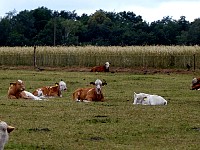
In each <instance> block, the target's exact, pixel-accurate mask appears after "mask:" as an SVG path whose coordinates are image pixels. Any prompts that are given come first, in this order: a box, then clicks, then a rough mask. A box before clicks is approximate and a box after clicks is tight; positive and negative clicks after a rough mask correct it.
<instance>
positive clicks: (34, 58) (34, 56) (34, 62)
mask: <svg viewBox="0 0 200 150" xmlns="http://www.w3.org/2000/svg"><path fill="white" fill-rule="evenodd" d="M33 53H34V54H33V65H34V68H35V67H37V65H36V46H34V52H33Z"/></svg>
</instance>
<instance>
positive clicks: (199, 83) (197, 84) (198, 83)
mask: <svg viewBox="0 0 200 150" xmlns="http://www.w3.org/2000/svg"><path fill="white" fill-rule="evenodd" d="M199 89H200V80H199V78H193V79H192V89H191V90H199Z"/></svg>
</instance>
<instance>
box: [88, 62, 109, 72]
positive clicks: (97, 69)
mask: <svg viewBox="0 0 200 150" xmlns="http://www.w3.org/2000/svg"><path fill="white" fill-rule="evenodd" d="M109 67H110V63H109V62H106V63H105V64H104V65H103V66H95V67H93V68H92V69H91V70H90V72H109Z"/></svg>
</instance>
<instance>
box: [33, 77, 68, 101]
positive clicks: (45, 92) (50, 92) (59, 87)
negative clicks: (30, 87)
mask: <svg viewBox="0 0 200 150" xmlns="http://www.w3.org/2000/svg"><path fill="white" fill-rule="evenodd" d="M66 90H67V86H66V83H65V82H64V81H62V80H61V81H60V82H59V83H55V86H44V87H41V88H38V89H36V90H35V91H34V92H33V95H35V96H38V97H40V98H48V97H57V96H58V97H62V91H66Z"/></svg>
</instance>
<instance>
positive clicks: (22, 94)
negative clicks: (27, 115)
mask: <svg viewBox="0 0 200 150" xmlns="http://www.w3.org/2000/svg"><path fill="white" fill-rule="evenodd" d="M8 98H9V99H19V98H22V99H33V100H41V99H40V98H38V97H36V96H34V95H33V94H32V93H30V92H28V91H25V85H24V82H23V81H22V80H17V81H16V82H12V83H10V87H9V89H8Z"/></svg>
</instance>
